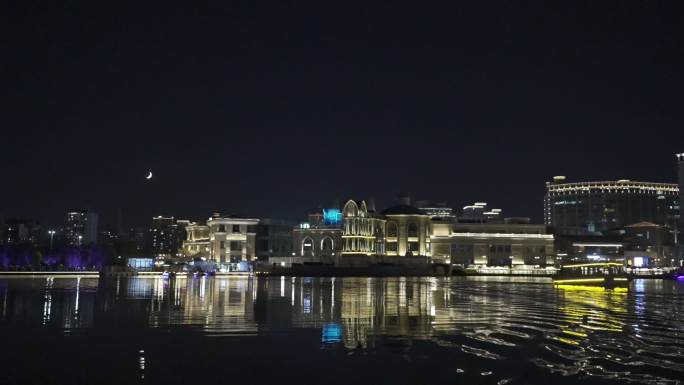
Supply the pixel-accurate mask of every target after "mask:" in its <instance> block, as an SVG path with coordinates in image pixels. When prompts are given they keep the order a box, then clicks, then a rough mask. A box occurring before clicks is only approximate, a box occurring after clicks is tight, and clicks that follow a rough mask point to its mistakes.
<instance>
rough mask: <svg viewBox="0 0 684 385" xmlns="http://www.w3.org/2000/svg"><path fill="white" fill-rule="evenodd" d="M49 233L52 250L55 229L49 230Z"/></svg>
mask: <svg viewBox="0 0 684 385" xmlns="http://www.w3.org/2000/svg"><path fill="white" fill-rule="evenodd" d="M48 234H50V250H52V239H53V238H54V237H55V230H48Z"/></svg>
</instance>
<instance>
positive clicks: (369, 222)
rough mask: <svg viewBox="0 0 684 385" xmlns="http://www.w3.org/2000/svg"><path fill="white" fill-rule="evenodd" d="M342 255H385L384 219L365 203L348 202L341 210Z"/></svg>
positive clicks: (361, 201)
mask: <svg viewBox="0 0 684 385" xmlns="http://www.w3.org/2000/svg"><path fill="white" fill-rule="evenodd" d="M342 214H343V234H342V241H343V247H342V255H343V256H344V255H382V254H384V253H385V219H384V218H383V217H382V216H380V215H377V214H376V213H375V207H372V205H371V207H370V208H369V207H368V205H367V204H366V202H365V201H363V200H360V201H357V200H351V199H350V200H349V201H347V203H346V204H345V205H344V208H343V209H342Z"/></svg>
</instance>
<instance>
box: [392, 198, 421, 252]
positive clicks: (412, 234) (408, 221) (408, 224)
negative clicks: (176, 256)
mask: <svg viewBox="0 0 684 385" xmlns="http://www.w3.org/2000/svg"><path fill="white" fill-rule="evenodd" d="M382 214H383V215H384V216H385V217H386V218H387V222H386V238H385V241H386V242H385V254H386V255H396V256H412V255H426V256H427V255H430V233H429V232H430V216H429V215H428V214H426V213H425V212H424V211H423V210H420V209H418V208H416V207H414V206H411V199H410V198H409V197H407V196H402V197H400V204H399V205H397V206H393V207H390V208H388V209H386V210H384V211H383V212H382Z"/></svg>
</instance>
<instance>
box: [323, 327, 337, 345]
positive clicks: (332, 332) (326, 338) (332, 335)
mask: <svg viewBox="0 0 684 385" xmlns="http://www.w3.org/2000/svg"><path fill="white" fill-rule="evenodd" d="M321 341H322V342H323V343H324V344H334V343H337V342H342V325H340V324H338V323H328V324H324V325H323V336H322V338H321Z"/></svg>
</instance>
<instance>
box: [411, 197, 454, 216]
mask: <svg viewBox="0 0 684 385" xmlns="http://www.w3.org/2000/svg"><path fill="white" fill-rule="evenodd" d="M415 206H416V208H418V209H420V210H421V211H423V212H424V213H425V214H427V215H428V216H429V217H430V218H432V219H441V220H454V219H456V215H455V214H454V209H453V208H451V207H449V206H447V204H446V203H445V202H430V201H416V204H415Z"/></svg>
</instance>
